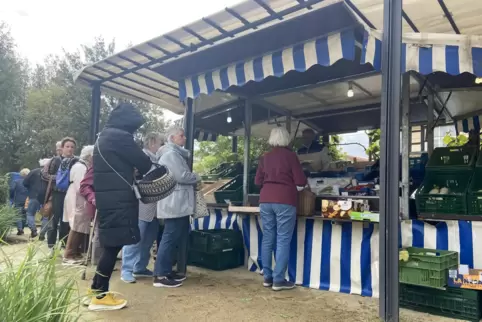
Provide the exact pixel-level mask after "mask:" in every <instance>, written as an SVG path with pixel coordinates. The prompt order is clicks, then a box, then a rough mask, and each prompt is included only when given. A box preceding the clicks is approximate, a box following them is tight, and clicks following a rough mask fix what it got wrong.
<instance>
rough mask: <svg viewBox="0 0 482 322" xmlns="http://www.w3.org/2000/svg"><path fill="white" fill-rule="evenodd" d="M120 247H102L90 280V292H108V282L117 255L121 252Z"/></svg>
mask: <svg viewBox="0 0 482 322" xmlns="http://www.w3.org/2000/svg"><path fill="white" fill-rule="evenodd" d="M121 249H122V246H116V247H104V249H103V252H102V255H101V256H100V259H99V263H98V264H97V270H96V272H95V275H94V279H93V280H92V286H91V288H92V290H96V291H100V292H107V291H109V280H110V277H111V275H112V272H113V271H114V267H115V262H116V260H117V254H119V252H120V251H121Z"/></svg>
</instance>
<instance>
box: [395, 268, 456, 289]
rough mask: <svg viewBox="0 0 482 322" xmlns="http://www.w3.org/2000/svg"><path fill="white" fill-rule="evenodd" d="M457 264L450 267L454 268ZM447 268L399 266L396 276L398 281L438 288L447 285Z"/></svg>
mask: <svg viewBox="0 0 482 322" xmlns="http://www.w3.org/2000/svg"><path fill="white" fill-rule="evenodd" d="M456 268H457V265H456V266H454V267H452V269H456ZM448 273H449V270H448V269H443V270H440V271H437V270H431V269H422V268H414V267H403V266H402V267H399V269H398V278H399V281H400V283H404V284H411V285H419V286H426V287H434V288H440V287H445V286H447V278H448Z"/></svg>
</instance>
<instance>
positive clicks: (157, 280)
mask: <svg viewBox="0 0 482 322" xmlns="http://www.w3.org/2000/svg"><path fill="white" fill-rule="evenodd" d="M166 138H167V144H166V145H165V146H164V147H163V148H162V150H161V151H160V156H161V157H160V159H159V163H160V164H162V165H164V166H166V167H167V168H168V169H169V171H170V172H171V173H172V175H173V177H174V179H176V182H177V185H176V188H175V190H174V192H173V193H172V194H171V195H169V196H168V197H166V198H165V199H162V200H160V201H159V202H158V204H157V217H158V218H161V219H164V231H163V234H162V239H161V242H160V244H159V249H158V251H157V258H156V263H155V266H154V283H153V285H154V286H155V287H179V286H181V285H182V281H184V280H185V279H186V276H185V275H184V274H185V269H184V268H181V269H182V270H183V271H184V272H178V273H182V274H178V273H174V272H173V271H172V264H173V260H172V258H173V252H174V250H175V249H176V247H177V248H178V251H179V252H183V253H184V252H187V242H188V239H189V225H190V220H189V216H190V215H192V214H194V206H195V202H196V200H195V198H194V188H195V186H196V184H197V183H198V182H199V181H200V178H199V176H198V175H197V174H195V173H193V172H191V169H190V168H189V165H188V160H189V158H190V155H191V152H189V151H188V150H186V149H184V148H183V146H184V144H185V143H186V137H185V136H184V129H182V128H181V127H177V126H175V127H171V128H170V129H169V130H168V131H167V133H166ZM179 257H184V256H183V255H180V256H179ZM178 264H179V263H178ZM178 267H179V265H178ZM178 270H179V269H178Z"/></svg>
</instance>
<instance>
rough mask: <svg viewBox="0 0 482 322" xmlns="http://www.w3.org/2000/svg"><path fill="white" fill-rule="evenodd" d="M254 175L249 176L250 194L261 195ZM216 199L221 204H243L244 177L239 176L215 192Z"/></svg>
mask: <svg viewBox="0 0 482 322" xmlns="http://www.w3.org/2000/svg"><path fill="white" fill-rule="evenodd" d="M254 178H255V176H254V175H250V176H249V193H250V194H259V188H258V187H257V186H256V185H255V184H254ZM214 198H215V199H216V202H217V203H219V204H223V203H232V204H239V203H242V202H243V176H242V175H238V176H236V177H234V178H233V179H232V180H231V181H229V182H227V183H226V184H224V185H223V186H221V187H220V188H219V189H218V190H217V191H215V192H214Z"/></svg>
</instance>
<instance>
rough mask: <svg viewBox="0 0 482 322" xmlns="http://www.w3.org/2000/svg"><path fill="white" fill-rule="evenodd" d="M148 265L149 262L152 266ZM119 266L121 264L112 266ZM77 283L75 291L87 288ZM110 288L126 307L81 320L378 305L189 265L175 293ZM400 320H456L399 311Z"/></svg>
mask: <svg viewBox="0 0 482 322" xmlns="http://www.w3.org/2000/svg"><path fill="white" fill-rule="evenodd" d="M10 240H11V241H12V245H9V246H0V247H2V250H3V251H4V252H5V254H7V255H9V256H12V257H15V258H21V257H22V253H23V251H24V250H25V248H26V244H25V242H26V238H23V237H21V238H17V237H15V238H12V239H10ZM151 265H152V263H151ZM116 267H117V268H120V261H119V262H118V263H117V266H116ZM92 276H93V269H90V270H89V272H88V274H87V281H82V280H80V274H79V289H80V291H81V292H82V291H83V290H85V289H87V287H88V286H89V283H90V279H91V278H92ZM111 289H112V290H113V291H116V292H119V293H121V294H122V295H123V296H124V297H125V298H127V299H128V301H129V302H128V307H127V308H125V309H123V310H120V311H114V312H95V313H94V312H89V311H87V310H85V308H81V312H82V320H84V321H112V322H116V321H122V322H131V321H132V322H136V321H139V322H141V321H142V322H144V321H169V322H177V321H179V322H181V321H182V322H188V321H196V322H201V321H220V322H221V321H230V322H238V321H239V322H241V321H257V320H258V321H259V320H264V321H273V322H274V321H333V322H337V321H363V322H365V321H367V322H371V321H379V319H378V318H377V313H378V301H377V300H376V299H372V298H363V297H360V296H355V295H346V294H339V293H333V292H324V291H319V290H313V289H307V288H303V287H298V288H296V289H295V290H293V291H285V292H273V291H271V290H270V289H265V288H263V287H262V277H261V276H260V275H258V274H256V273H252V272H248V271H247V270H246V269H245V268H239V269H234V270H228V271H223V272H214V271H209V270H204V269H200V268H196V267H189V269H188V279H187V280H186V281H185V282H184V285H183V286H182V287H180V288H178V289H158V288H154V287H153V286H152V280H151V279H142V280H139V281H138V282H137V283H136V284H126V283H123V282H122V281H121V280H120V278H119V271H116V272H114V275H113V277H112V282H111ZM401 321H414V322H415V321H424V322H444V321H455V320H453V319H445V318H440V317H435V316H431V315H428V314H422V313H416V312H412V311H408V310H403V309H402V310H401Z"/></svg>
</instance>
